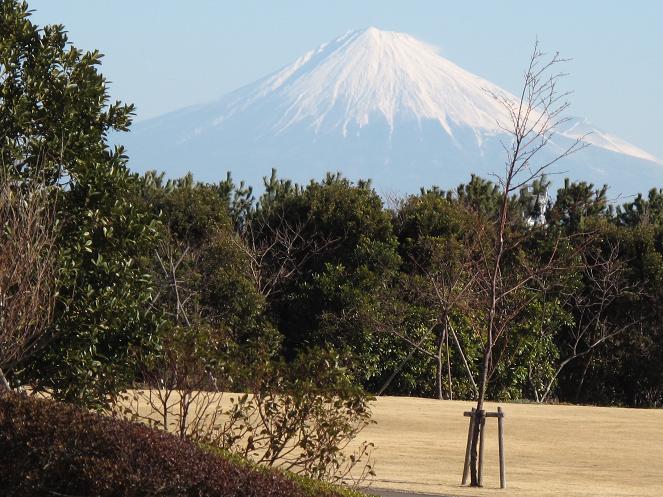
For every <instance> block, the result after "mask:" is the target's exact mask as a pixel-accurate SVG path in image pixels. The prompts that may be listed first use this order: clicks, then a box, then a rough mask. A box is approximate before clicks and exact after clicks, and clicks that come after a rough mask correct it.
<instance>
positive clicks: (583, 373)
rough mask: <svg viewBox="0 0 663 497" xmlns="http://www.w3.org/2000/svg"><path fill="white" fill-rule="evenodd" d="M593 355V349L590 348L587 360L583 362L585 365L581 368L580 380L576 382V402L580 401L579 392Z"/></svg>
mask: <svg viewBox="0 0 663 497" xmlns="http://www.w3.org/2000/svg"><path fill="white" fill-rule="evenodd" d="M593 356H594V350H592V351H591V352H590V353H589V355H588V356H587V362H585V367H584V368H583V370H582V376H581V377H580V382H579V383H578V389H577V390H576V398H575V403H576V404H578V403H579V402H580V394H581V392H582V387H583V385H584V384H585V378H586V377H587V370H588V369H589V365H590V364H591V362H592V357H593Z"/></svg>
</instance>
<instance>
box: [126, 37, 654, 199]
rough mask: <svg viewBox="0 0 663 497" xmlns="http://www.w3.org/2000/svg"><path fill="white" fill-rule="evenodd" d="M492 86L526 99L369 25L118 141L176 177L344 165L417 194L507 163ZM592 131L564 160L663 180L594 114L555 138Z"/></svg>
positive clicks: (626, 186)
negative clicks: (593, 119)
mask: <svg viewBox="0 0 663 497" xmlns="http://www.w3.org/2000/svg"><path fill="white" fill-rule="evenodd" d="M491 94H503V95H506V96H507V97H509V98H515V97H512V96H511V95H510V94H508V93H507V92H506V91H504V90H502V89H501V88H499V87H497V86H496V85H494V84H492V83H490V82H489V81H486V80H485V79H482V78H480V77H478V76H476V75H474V74H471V73H469V72H467V71H465V70H464V69H462V68H460V67H458V66H457V65H455V64H453V63H452V62H450V61H448V60H447V59H445V58H443V57H441V56H440V55H439V54H438V53H437V52H436V50H435V49H434V48H433V47H430V46H429V45H426V44H425V43H422V42H420V41H418V40H417V39H415V38H413V37H412V36H409V35H407V34H403V33H394V32H385V31H380V30H378V29H376V28H368V29H366V30H362V31H356V32H350V33H347V34H345V35H343V36H341V37H339V38H337V39H335V40H333V41H331V42H329V43H325V44H323V45H321V46H320V47H318V48H317V49H315V50H311V51H309V52H307V53H306V54H305V55H303V56H302V57H300V58H299V59H298V60H296V61H295V62H294V63H293V64H291V65H289V66H287V67H285V68H283V69H282V70H280V71H277V72H276V73H274V74H272V75H270V76H267V77H266V78H263V79H261V80H259V81H257V82H255V83H252V84H250V85H247V86H245V87H243V88H240V89H239V90H236V91H234V92H232V93H230V94H228V95H226V96H224V97H222V98H220V99H219V100H217V101H215V102H210V103H207V104H203V105H197V106H194V107H190V108H187V109H183V110H180V111H176V112H173V113H170V114H166V115H164V116H161V117H157V118H155V119H151V120H148V121H144V122H142V123H137V124H136V125H135V127H134V131H133V132H132V133H131V134H130V135H129V136H128V137H127V136H123V137H122V138H120V140H119V141H122V142H123V143H125V144H126V145H127V148H128V151H129V155H130V156H131V158H132V161H131V164H132V166H133V167H134V168H136V169H138V170H145V169H160V170H161V169H163V170H166V171H167V172H168V174H169V175H171V176H175V175H180V174H183V173H185V172H186V171H189V170H191V171H192V172H194V174H195V176H196V177H198V178H199V179H204V180H208V181H217V180H219V179H221V178H222V177H224V176H225V171H227V170H231V171H232V172H233V175H234V177H235V178H238V179H246V180H247V181H248V182H249V183H251V184H254V185H259V184H260V179H261V178H262V177H263V176H265V175H268V174H269V171H270V169H271V168H272V167H276V168H277V169H278V170H279V173H280V174H281V175H283V176H287V177H290V178H292V179H294V180H296V181H299V182H305V181H307V180H308V179H311V178H316V177H320V176H322V175H323V174H324V173H325V172H327V171H337V170H339V171H341V172H343V173H344V174H345V175H347V176H349V177H351V178H353V179H357V178H372V179H373V180H374V183H375V185H376V186H377V187H378V189H380V190H382V191H396V192H399V193H411V192H415V191H417V190H418V189H419V187H421V186H430V185H433V184H437V185H440V186H443V187H452V186H455V185H456V184H458V183H459V182H461V181H466V180H467V179H468V178H469V176H470V173H476V174H480V175H482V176H487V175H489V174H491V173H494V172H497V173H499V172H500V171H501V168H502V167H503V161H504V154H503V151H502V146H501V144H500V140H503V139H505V136H504V135H503V133H502V131H501V129H500V124H507V123H508V122H509V117H508V115H507V113H506V112H505V110H504V108H503V107H502V106H501V105H500V104H499V103H498V102H497V101H496V100H495V99H494V98H493V96H492V95H491ZM587 132H591V133H592V134H591V135H590V136H589V138H588V141H589V142H590V143H591V144H592V147H590V148H589V149H586V150H583V151H582V152H580V153H578V154H576V155H575V156H574V157H573V158H571V159H568V160H566V161H565V162H564V163H562V164H560V166H559V168H557V169H556V171H558V172H566V175H569V176H571V177H572V178H574V179H585V180H590V181H592V182H594V183H597V184H602V183H606V182H607V183H609V184H610V185H611V186H613V187H614V186H616V185H619V188H620V190H619V191H616V190H615V189H614V188H613V193H623V194H629V193H634V192H636V191H639V190H646V189H648V188H650V187H652V186H655V185H656V184H660V183H663V181H661V180H663V166H662V165H661V164H660V162H658V161H657V159H656V158H654V157H653V156H651V155H650V154H648V153H647V152H645V151H643V150H640V149H639V148H637V147H635V146H634V145H631V144H629V143H627V142H625V141H623V140H621V139H619V138H617V137H614V136H612V135H609V134H606V133H604V132H601V131H599V130H597V129H595V128H593V127H592V126H591V125H590V124H589V123H588V122H587V121H584V120H579V119H577V120H573V121H572V122H570V123H567V126H566V128H565V129H564V130H561V133H560V134H559V135H558V136H556V137H555V144H554V146H557V147H564V146H565V145H566V144H568V143H570V142H571V140H574V139H575V138H576V137H578V136H581V135H584V134H586V133H587ZM554 146H553V148H554Z"/></svg>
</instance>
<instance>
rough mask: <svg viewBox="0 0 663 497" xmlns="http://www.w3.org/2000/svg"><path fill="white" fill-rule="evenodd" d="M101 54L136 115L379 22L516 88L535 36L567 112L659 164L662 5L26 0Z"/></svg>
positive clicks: (221, 87)
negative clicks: (549, 59)
mask: <svg viewBox="0 0 663 497" xmlns="http://www.w3.org/2000/svg"><path fill="white" fill-rule="evenodd" d="M29 4H30V7H31V8H32V9H34V10H36V12H35V14H34V19H35V21H36V22H37V23H38V24H40V25H42V24H52V23H62V24H64V25H65V26H66V27H67V29H68V31H69V33H70V39H71V40H72V41H73V42H74V44H75V45H76V46H78V47H80V48H84V49H92V48H97V49H99V50H100V51H102V52H103V53H104V54H106V57H105V60H104V63H103V66H102V67H103V72H104V74H105V75H106V76H107V78H108V79H109V80H111V81H112V93H113V96H114V97H115V98H119V99H121V100H124V101H128V102H133V103H135V104H136V105H137V107H138V119H145V118H149V117H153V116H156V115H159V114H162V113H165V112H167V111H170V110H174V109H177V108H181V107H184V106H187V105H191V104H194V103H200V102H204V101H208V100H213V99H215V98H218V97H220V96H221V95H223V94H224V93H226V92H228V91H230V90H233V89H235V88H238V87H239V86H242V85H244V84H247V83H250V82H252V81H254V80H256V79H258V78H260V77H262V76H265V75H267V74H268V73H270V72H272V71H274V70H276V69H278V68H280V67H282V66H284V65H286V64H289V63H290V62H292V61H293V60H294V59H295V58H297V57H299V56H300V55H302V54H303V53H304V52H306V51H307V50H309V49H311V48H314V47H316V46H317V45H319V44H321V43H323V42H326V41H328V40H330V39H332V38H335V37H337V36H339V35H341V34H343V33H345V32H346V31H348V30H353V29H360V28H364V27H368V26H376V27H378V28H380V29H385V30H393V31H403V32H407V33H410V34H412V35H414V36H415V37H417V38H419V39H421V40H423V41H426V42H428V43H430V44H433V45H435V46H437V47H438V48H439V50H440V53H441V54H442V55H443V56H445V57H447V58H449V59H450V60H452V61H453V62H455V63H456V64H458V65H460V66H462V67H464V68H465V69H467V70H469V71H472V72H474V73H476V74H478V75H480V76H482V77H484V78H486V79H488V80H490V81H492V82H494V83H496V84H498V85H500V86H502V87H503V88H505V89H507V90H510V91H512V92H515V91H516V90H517V89H518V88H519V83H520V80H519V78H520V77H521V75H522V69H523V66H524V64H525V63H526V62H527V58H528V55H529V52H530V51H531V47H532V43H533V41H534V39H535V38H536V37H537V36H538V38H539V39H540V41H541V43H542V46H543V48H544V49H546V50H559V51H560V52H561V53H562V55H563V56H566V57H571V58H573V61H572V62H571V63H570V64H569V65H568V67H567V69H568V72H569V73H570V76H569V77H568V78H567V82H566V84H567V85H568V87H569V89H572V90H574V92H575V93H574V95H573V96H572V99H571V100H572V104H573V107H572V112H573V114H575V115H578V116H583V117H586V118H588V119H589V120H590V121H591V122H592V123H593V124H594V125H595V126H597V127H599V128H602V129H603V130H605V131H609V132H611V133H613V134H616V135H618V136H620V137H621V138H624V139H626V140H627V141H630V142H632V143H634V144H635V145H638V146H640V147H642V148H643V149H645V150H647V151H649V152H651V153H653V154H654V155H656V156H658V157H659V158H663V1H660V0H631V1H628V2H626V1H623V0H584V1H579V0H575V1H571V0H556V1H548V2H532V1H515V0H512V1H509V0H501V1H491V0H484V1H474V2H472V1H468V0H466V1H458V0H456V1H445V0H409V1H405V0H402V1H391V0H362V1H359V0H336V1H323V0H301V1H300V0H297V1H295V0H279V1H276V0H274V1H270V0H263V1H256V0H235V1H224V0H189V1H185V0H31V1H29Z"/></svg>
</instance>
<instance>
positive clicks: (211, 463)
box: [0, 394, 338, 497]
mask: <svg viewBox="0 0 663 497" xmlns="http://www.w3.org/2000/svg"><path fill="white" fill-rule="evenodd" d="M0 488H2V489H3V495H4V496H6V497H18V496H21V497H24V496H33V495H35V496H36V495H95V496H100V497H102V496H103V497H106V496H109V497H110V496H112V497H115V496H117V497H130V496H131V497H133V496H141V497H143V496H156V495H159V496H164V497H171V496H187V497H190V496H191V497H193V496H196V497H206V496H218V497H235V496H237V497H239V496H242V497H249V496H256V497H258V496H260V497H263V496H273V497H281V496H283V497H308V496H310V495H311V493H310V492H308V491H306V490H304V489H302V488H300V486H298V485H297V484H296V483H294V482H293V481H291V480H288V479H287V478H285V477H283V476H282V475H280V474H278V473H269V472H262V471H257V470H255V469H252V468H250V467H248V466H246V465H240V464H237V463H235V462H232V461H229V460H227V459H224V458H222V457H219V456H217V455H214V454H210V453H208V452H206V451H203V450H202V449H200V448H198V447H197V446H196V445H194V444H193V443H191V442H189V441H187V440H185V439H183V438H180V437H176V436H173V435H171V434H168V433H166V432H163V431H158V430H154V429H151V428H149V427H147V426H145V425H141V424H137V423H131V422H128V421H123V420H119V419H114V418H111V417H106V416H102V415H99V414H95V413H92V412H89V411H85V410H83V409H80V408H77V407H73V406H69V405H66V404H61V403H57V402H53V401H50V400H43V399H41V400H40V399H34V398H28V397H24V396H19V395H15V394H8V395H5V396H2V397H0ZM316 495H318V496H325V497H333V496H334V495H338V494H335V492H333V491H332V492H326V491H323V492H321V493H318V494H316Z"/></svg>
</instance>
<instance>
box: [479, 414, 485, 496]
mask: <svg viewBox="0 0 663 497" xmlns="http://www.w3.org/2000/svg"><path fill="white" fill-rule="evenodd" d="M478 416H479V417H480V418H481V420H480V421H479V422H480V423H481V425H480V431H479V468H478V472H477V483H478V484H479V486H480V487H483V479H482V474H483V438H484V434H485V433H486V429H485V428H486V417H485V416H484V415H483V411H481V412H480V414H479V415H478Z"/></svg>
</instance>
